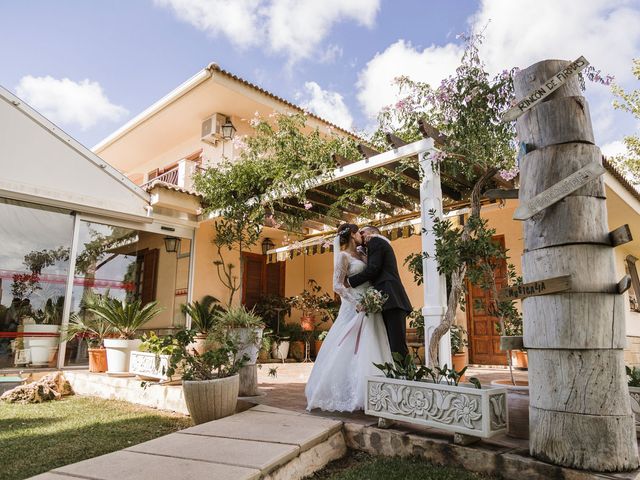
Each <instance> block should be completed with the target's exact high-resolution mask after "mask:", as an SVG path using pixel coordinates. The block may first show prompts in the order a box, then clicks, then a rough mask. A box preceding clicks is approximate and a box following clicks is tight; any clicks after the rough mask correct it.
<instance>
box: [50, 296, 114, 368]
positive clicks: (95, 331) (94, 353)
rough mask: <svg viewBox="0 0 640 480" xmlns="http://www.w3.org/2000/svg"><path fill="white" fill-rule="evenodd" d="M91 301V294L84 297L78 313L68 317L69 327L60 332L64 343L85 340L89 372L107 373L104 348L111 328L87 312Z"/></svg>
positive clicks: (104, 321)
mask: <svg viewBox="0 0 640 480" xmlns="http://www.w3.org/2000/svg"><path fill="white" fill-rule="evenodd" d="M92 301H93V294H91V293H90V294H87V295H85V296H84V298H83V300H82V303H81V305H80V312H73V313H72V314H71V315H70V317H69V325H67V327H66V328H65V329H64V331H63V332H62V339H63V340H64V341H66V342H70V341H71V340H73V339H75V338H77V339H78V340H79V341H82V340H85V341H86V342H87V346H88V347H89V371H90V372H93V373H101V372H106V371H107V351H106V350H105V348H104V341H105V339H106V338H108V337H110V336H111V335H113V327H112V326H111V324H110V323H109V322H107V321H106V320H105V319H104V318H102V317H99V316H97V315H95V314H93V313H90V312H87V309H86V307H87V305H89V304H91V302H92Z"/></svg>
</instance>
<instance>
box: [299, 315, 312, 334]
mask: <svg viewBox="0 0 640 480" xmlns="http://www.w3.org/2000/svg"><path fill="white" fill-rule="evenodd" d="M300 326H301V327H302V330H304V331H305V332H310V331H312V330H313V328H314V326H315V318H313V317H311V316H305V317H302V318H301V319H300Z"/></svg>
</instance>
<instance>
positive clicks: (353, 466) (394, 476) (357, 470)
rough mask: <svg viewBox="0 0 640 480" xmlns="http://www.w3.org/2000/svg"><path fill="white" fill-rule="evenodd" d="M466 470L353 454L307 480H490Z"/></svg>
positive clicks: (416, 460) (412, 459) (413, 460)
mask: <svg viewBox="0 0 640 480" xmlns="http://www.w3.org/2000/svg"><path fill="white" fill-rule="evenodd" d="M490 478H493V477H487V476H483V475H478V474H475V473H470V472H467V471H466V470H462V469H458V468H450V467H438V466H435V465H432V464H430V463H427V462H426V461H424V460H422V459H419V458H397V457H396V458H388V457H374V456H372V455H369V454H367V453H363V452H357V451H350V452H349V453H348V454H347V455H346V456H345V457H344V458H341V459H340V460H336V461H335V462H332V463H330V464H329V465H327V467H326V468H324V469H323V470H321V471H319V472H316V473H315V474H313V475H311V476H309V477H306V480H479V479H485V480H487V479H490Z"/></svg>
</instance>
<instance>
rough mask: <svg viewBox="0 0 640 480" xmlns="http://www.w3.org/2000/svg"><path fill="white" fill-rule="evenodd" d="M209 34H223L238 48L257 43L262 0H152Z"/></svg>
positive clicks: (260, 26) (259, 33)
mask: <svg viewBox="0 0 640 480" xmlns="http://www.w3.org/2000/svg"><path fill="white" fill-rule="evenodd" d="M154 3H155V4H156V5H158V6H161V7H168V8H171V9H172V10H173V12H174V14H175V15H176V16H177V17H178V18H179V19H180V20H183V21H185V22H187V23H190V24H191V25H193V26H194V27H196V28H198V29H199V30H202V31H204V32H207V33H209V34H210V35H214V36H215V35H219V34H221V35H224V36H226V37H227V39H228V40H229V41H230V42H231V43H233V44H234V45H236V46H238V47H249V46H253V45H257V44H259V42H260V39H261V36H262V33H261V31H262V25H261V22H262V18H261V12H262V9H263V7H262V4H263V1H262V0H233V1H229V0H154Z"/></svg>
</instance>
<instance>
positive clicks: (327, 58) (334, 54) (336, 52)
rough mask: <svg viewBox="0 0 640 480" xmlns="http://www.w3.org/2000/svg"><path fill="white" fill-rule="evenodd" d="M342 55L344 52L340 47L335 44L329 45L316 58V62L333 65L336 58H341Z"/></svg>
mask: <svg viewBox="0 0 640 480" xmlns="http://www.w3.org/2000/svg"><path fill="white" fill-rule="evenodd" d="M343 54H344V50H342V47H340V46H339V45H336V44H331V45H329V46H328V47H327V48H326V50H325V51H324V52H323V53H322V54H321V55H320V56H319V57H318V61H319V62H320V63H333V62H335V61H336V60H337V59H338V58H340V57H342V55H343Z"/></svg>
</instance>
